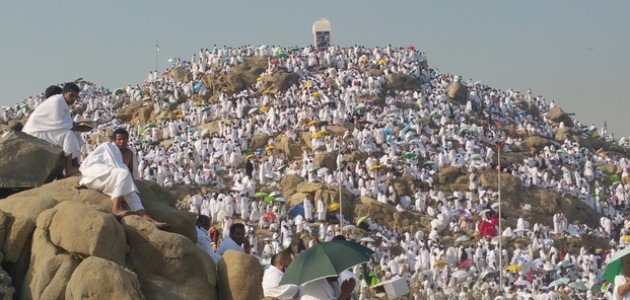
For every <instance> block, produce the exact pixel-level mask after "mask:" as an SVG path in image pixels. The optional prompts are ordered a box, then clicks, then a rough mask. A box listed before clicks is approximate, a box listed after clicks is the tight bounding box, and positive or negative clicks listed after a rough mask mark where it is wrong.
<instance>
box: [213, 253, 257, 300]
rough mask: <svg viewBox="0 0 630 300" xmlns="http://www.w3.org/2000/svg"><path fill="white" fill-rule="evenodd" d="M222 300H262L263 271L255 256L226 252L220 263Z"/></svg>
mask: <svg viewBox="0 0 630 300" xmlns="http://www.w3.org/2000/svg"><path fill="white" fill-rule="evenodd" d="M218 274H219V285H220V286H219V290H220V292H221V295H220V296H221V297H220V299H223V300H232V299H234V300H238V299H261V298H264V297H265V296H264V294H263V288H262V277H263V269H262V267H261V266H260V262H259V261H258V260H257V259H256V258H255V257H253V256H251V255H247V254H244V253H242V252H238V251H235V250H228V251H226V252H225V253H224V254H223V256H222V257H221V260H219V263H218Z"/></svg>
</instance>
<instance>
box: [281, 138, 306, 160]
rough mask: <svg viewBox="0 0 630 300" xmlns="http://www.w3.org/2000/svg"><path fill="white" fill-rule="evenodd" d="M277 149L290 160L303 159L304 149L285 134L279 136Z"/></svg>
mask: <svg viewBox="0 0 630 300" xmlns="http://www.w3.org/2000/svg"><path fill="white" fill-rule="evenodd" d="M275 144H276V147H278V149H280V150H281V151H282V152H284V154H285V155H286V156H287V157H289V158H290V159H298V158H300V157H302V153H303V151H302V147H300V144H298V143H297V142H296V141H295V140H293V139H292V138H290V137H288V136H287V135H285V134H279V135H278V137H277V138H276V142H275Z"/></svg>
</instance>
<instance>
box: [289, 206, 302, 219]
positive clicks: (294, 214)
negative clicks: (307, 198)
mask: <svg viewBox="0 0 630 300" xmlns="http://www.w3.org/2000/svg"><path fill="white" fill-rule="evenodd" d="M297 215H304V205H303V204H302V203H300V204H298V205H296V206H294V207H292V208H291V209H290V210H289V217H290V218H291V219H293V218H295V217H297Z"/></svg>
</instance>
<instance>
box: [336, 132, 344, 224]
mask: <svg viewBox="0 0 630 300" xmlns="http://www.w3.org/2000/svg"><path fill="white" fill-rule="evenodd" d="M340 144H341V143H340ZM339 154H341V147H339ZM335 160H336V159H335ZM337 184H338V185H339V227H340V230H341V235H343V210H342V209H343V201H341V164H337Z"/></svg>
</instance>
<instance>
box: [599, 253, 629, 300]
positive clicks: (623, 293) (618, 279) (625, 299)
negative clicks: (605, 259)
mask: <svg viewBox="0 0 630 300" xmlns="http://www.w3.org/2000/svg"><path fill="white" fill-rule="evenodd" d="M626 250H628V249H625V250H622V251H620V252H626V255H625V256H622V257H621V258H620V259H619V260H621V262H620V266H619V267H620V269H619V271H618V272H619V273H618V275H616V276H615V279H614V283H615V287H614V289H613V299H615V300H630V255H628V254H630V253H628V252H630V251H626ZM616 261H617V260H611V263H609V265H608V266H606V271H608V268H609V267H611V266H612V265H614V264H616ZM619 267H618V268H619ZM604 273H607V272H604Z"/></svg>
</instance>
